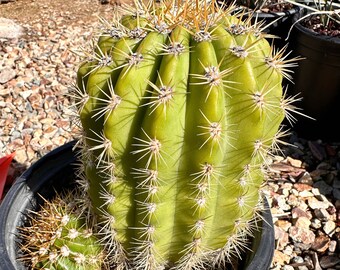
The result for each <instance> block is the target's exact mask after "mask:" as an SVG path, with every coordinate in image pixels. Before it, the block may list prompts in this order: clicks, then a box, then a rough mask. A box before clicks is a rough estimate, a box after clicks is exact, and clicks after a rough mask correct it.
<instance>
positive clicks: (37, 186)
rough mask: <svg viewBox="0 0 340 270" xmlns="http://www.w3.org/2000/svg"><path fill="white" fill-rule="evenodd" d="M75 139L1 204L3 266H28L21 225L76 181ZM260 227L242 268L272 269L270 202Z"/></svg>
mask: <svg viewBox="0 0 340 270" xmlns="http://www.w3.org/2000/svg"><path fill="white" fill-rule="evenodd" d="M74 144H75V142H74V141H73V142H70V143H67V144H65V145H63V146H61V147H59V148H57V149H55V150H53V151H51V152H50V153H49V154H47V155H45V156H44V157H42V158H41V159H40V160H38V161H37V162H36V163H35V164H33V165H32V166H31V167H30V168H29V169H28V170H27V171H25V172H24V173H23V174H22V175H21V176H20V177H19V178H18V179H17V180H16V181H15V183H14V185H13V186H12V187H11V189H10V190H9V192H8V193H7V195H6V197H5V199H4V200H3V202H2V204H1V205H0V254H1V256H0V270H25V269H26V268H25V267H24V266H23V265H22V264H21V263H20V261H19V260H17V257H18V254H20V253H19V250H18V242H17V241H18V238H17V227H19V226H21V225H23V224H24V223H25V213H27V211H28V210H29V209H36V208H37V206H38V205H39V204H40V203H42V201H41V198H40V196H38V194H40V195H42V196H43V197H44V198H49V197H52V196H53V195H54V194H55V190H61V189H62V188H65V187H67V186H69V185H72V182H73V178H74V170H75V167H74V163H75V161H76V156H75V153H74V152H73V150H72V148H73V146H74ZM265 204H266V205H265V208H266V210H265V211H264V213H263V217H264V221H262V222H261V224H258V225H259V228H261V229H260V230H259V231H257V232H255V238H254V240H253V241H252V250H254V252H248V254H245V259H244V260H242V264H243V266H242V267H241V268H240V269H246V270H266V269H269V267H270V265H271V262H272V258H273V254H274V226H273V220H272V216H271V212H270V209H269V207H268V203H267V201H266V200H265Z"/></svg>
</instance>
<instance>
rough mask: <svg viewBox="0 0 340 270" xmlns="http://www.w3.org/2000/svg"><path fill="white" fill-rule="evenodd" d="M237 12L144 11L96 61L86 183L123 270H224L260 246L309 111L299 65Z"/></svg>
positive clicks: (182, 4)
mask: <svg viewBox="0 0 340 270" xmlns="http://www.w3.org/2000/svg"><path fill="white" fill-rule="evenodd" d="M234 8H235V7H234V6H233V5H230V6H228V7H225V6H224V7H223V9H222V8H220V7H219V6H218V5H216V3H215V1H206V0H197V1H189V0H185V1H178V2H177V1H161V3H156V2H152V1H151V2H148V3H145V2H139V1H137V0H136V2H135V5H134V6H133V7H132V6H123V7H121V8H120V9H119V10H118V12H117V14H115V16H114V19H113V20H112V21H108V20H105V19H102V22H103V25H104V29H102V30H101V32H100V34H99V37H98V39H97V42H96V44H95V45H94V46H93V48H92V49H91V51H90V52H86V53H85V55H86V58H85V59H84V62H83V63H82V64H81V65H80V67H79V69H78V73H77V82H76V85H75V87H74V90H75V91H74V96H75V99H76V100H75V105H76V107H77V112H78V116H79V120H80V121H79V126H80V128H81V131H82V132H81V136H79V143H78V147H80V149H81V157H80V161H81V164H80V166H79V179H78V180H77V182H78V184H79V189H80V190H81V192H83V193H82V195H81V196H80V198H83V201H82V202H81V204H82V206H81V207H82V208H83V207H85V208H87V209H88V211H89V213H88V214H87V215H86V216H87V218H86V219H87V221H86V223H91V224H93V223H95V228H96V229H95V230H96V231H97V232H98V235H100V239H99V241H98V243H101V244H102V245H103V247H104V248H105V250H106V254H107V255H106V258H108V260H109V262H110V264H111V267H112V266H113V267H114V269H136V270H137V269H149V270H154V269H157V270H158V269H178V270H185V269H188V270H189V269H214V268H215V267H220V268H222V269H223V267H224V266H225V265H226V264H227V263H229V262H231V261H233V258H235V257H239V256H241V253H242V251H243V250H244V249H246V248H247V243H248V238H249V236H251V235H252V232H253V230H254V229H255V228H256V224H257V220H258V219H259V218H260V216H261V211H262V210H263V204H262V194H261V187H262V185H263V184H264V182H265V179H266V172H267V169H268V164H269V160H268V156H269V155H271V153H273V152H274V151H276V150H278V144H279V143H280V142H281V140H280V138H281V137H282V136H284V135H285V134H286V131H284V130H283V129H282V122H283V120H284V118H285V117H286V118H287V119H288V121H289V122H294V120H295V118H294V116H292V112H294V111H296V110H297V109H296V107H295V106H294V105H293V102H294V97H286V95H285V92H284V91H283V87H282V80H283V78H284V77H286V78H288V79H290V67H292V66H294V63H293V60H294V59H287V58H286V56H284V51H283V50H280V51H276V50H275V49H274V48H272V47H271V46H270V43H269V42H268V41H267V39H266V35H265V34H264V33H261V31H260V29H259V27H258V26H257V25H253V24H252V23H251V22H250V20H242V18H240V17H238V16H237V15H231V13H233V10H234ZM89 220H92V221H89ZM68 269H73V268H68ZM75 269H78V268H75Z"/></svg>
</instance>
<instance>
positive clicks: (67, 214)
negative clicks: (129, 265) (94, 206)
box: [19, 191, 108, 270]
mask: <svg viewBox="0 0 340 270" xmlns="http://www.w3.org/2000/svg"><path fill="white" fill-rule="evenodd" d="M74 195H75V192H74V191H73V192H70V193H66V194H62V195H57V197H55V198H54V199H52V200H51V201H48V200H45V201H44V204H43V205H42V206H41V209H39V210H37V211H34V212H31V213H29V216H28V222H29V225H26V226H23V227H20V228H19V232H20V239H21V241H22V242H21V247H20V250H21V253H22V256H21V257H20V258H19V259H20V260H22V261H24V262H25V264H27V265H28V266H29V267H30V269H59V268H63V269H66V268H67V269H79V270H81V269H84V270H85V269H93V270H95V269H96V270H97V269H107V267H108V264H107V262H106V255H105V251H104V249H103V246H101V245H100V244H98V235H96V233H95V232H94V229H93V227H92V226H91V225H90V224H87V223H86V220H85V219H84V217H83V216H82V215H83V213H82V210H83V209H82V208H79V206H78V205H77V203H76V201H77V200H75V199H76V198H77V196H74ZM78 195H79V194H78Z"/></svg>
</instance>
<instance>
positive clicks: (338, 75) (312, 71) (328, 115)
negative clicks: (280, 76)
mask: <svg viewBox="0 0 340 270" xmlns="http://www.w3.org/2000/svg"><path fill="white" fill-rule="evenodd" d="M289 44H290V49H291V50H292V51H293V56H301V57H304V58H305V59H304V60H301V61H299V62H298V64H299V67H298V68H295V69H294V71H295V73H294V75H293V81H294V83H295V84H294V85H289V90H290V93H291V94H298V93H301V95H300V96H301V97H302V98H303V100H302V102H300V103H299V104H297V105H298V106H299V107H301V108H302V109H303V113H305V114H307V115H308V116H310V117H313V118H315V119H316V120H315V121H313V120H310V119H307V118H305V117H298V122H297V124H296V125H295V126H294V129H295V130H296V131H297V133H298V135H299V136H301V137H304V138H306V139H310V140H316V139H322V140H324V141H329V142H334V141H340V129H339V127H338V123H339V116H340V38H336V37H333V38H332V37H327V36H322V35H319V34H316V33H314V32H312V31H311V30H309V29H307V28H305V27H303V26H302V25H301V24H300V23H297V24H295V26H294V28H293V31H292V34H291V36H290V38H289Z"/></svg>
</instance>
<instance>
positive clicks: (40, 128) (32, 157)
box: [0, 0, 340, 270]
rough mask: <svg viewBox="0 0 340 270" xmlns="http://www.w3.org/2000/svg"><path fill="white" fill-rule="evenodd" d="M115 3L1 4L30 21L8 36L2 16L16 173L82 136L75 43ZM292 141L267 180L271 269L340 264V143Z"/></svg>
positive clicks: (2, 92) (6, 122)
mask: <svg viewBox="0 0 340 270" xmlns="http://www.w3.org/2000/svg"><path fill="white" fill-rule="evenodd" d="M114 8H115V6H114V5H100V3H99V2H98V3H93V2H91V1H86V0H83V1H69V3H68V4H67V5H65V4H64V1H63V0H57V1H43V0H35V1H34V0H22V1H20V0H17V1H16V2H10V3H8V4H2V5H0V18H1V17H2V18H5V19H12V20H13V22H15V23H18V24H19V25H20V26H21V27H22V28H18V27H17V26H16V25H11V28H10V29H11V31H10V33H8V32H7V35H15V33H16V31H19V32H22V35H21V37H18V38H15V37H14V38H13V36H11V38H4V36H5V35H6V33H5V32H6V31H5V29H4V28H3V27H2V26H4V25H5V23H7V24H8V23H9V22H8V21H6V20H1V19H0V157H1V156H3V155H5V154H8V153H11V152H14V151H15V152H16V156H15V162H13V164H12V168H11V172H10V174H11V176H12V178H15V177H16V176H18V175H19V174H20V173H21V172H22V171H23V170H24V169H25V168H27V167H28V166H30V164H32V163H33V162H35V161H36V160H37V159H39V158H40V157H41V156H43V155H44V154H46V153H47V152H49V151H51V150H52V149H54V148H56V147H58V146H60V145H62V144H64V143H65V142H68V141H70V140H73V139H74V135H73V134H75V130H73V127H72V116H71V111H70V109H69V108H70V105H71V101H70V99H69V98H67V96H65V94H67V93H68V88H69V86H70V85H71V84H72V83H73V82H74V81H75V74H76V70H77V64H78V63H79V57H78V56H77V54H75V53H74V50H77V49H79V47H80V46H84V45H85V44H86V43H87V42H88V41H89V40H91V38H92V37H93V33H94V32H95V29H97V26H98V17H97V16H98V15H99V16H102V17H105V18H109V16H110V13H111V12H112V10H113V9H114ZM1 27H2V28H1ZM7 29H8V27H7ZM1 36H2V37H1ZM286 142H289V143H290V145H286V146H284V147H283V150H282V153H281V154H280V155H277V156H275V157H274V158H273V161H272V162H273V163H272V166H271V175H270V178H269V179H268V183H267V184H266V185H265V190H266V194H267V195H268V198H269V201H270V206H271V211H272V213H273V216H274V223H275V236H276V240H277V241H276V250H275V256H274V259H273V263H272V267H271V269H275V270H279V269H282V270H293V269H298V270H308V269H309V270H311V269H315V270H322V269H328V270H331V269H340V255H339V254H340V180H339V177H338V172H339V170H340V144H339V143H327V144H326V143H323V142H322V141H308V140H304V139H303V138H299V137H298V136H297V135H296V134H295V133H294V132H293V135H291V136H290V137H289V138H287V139H286ZM260 270H261V269H260Z"/></svg>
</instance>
